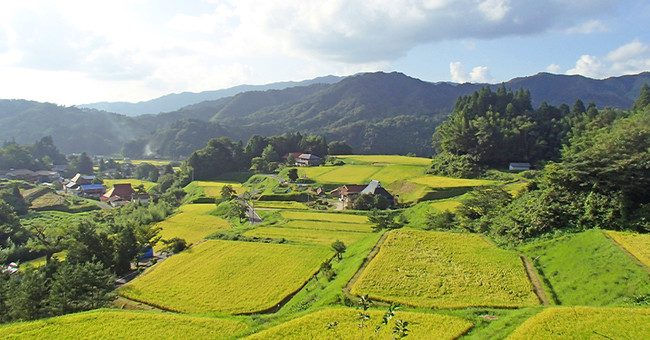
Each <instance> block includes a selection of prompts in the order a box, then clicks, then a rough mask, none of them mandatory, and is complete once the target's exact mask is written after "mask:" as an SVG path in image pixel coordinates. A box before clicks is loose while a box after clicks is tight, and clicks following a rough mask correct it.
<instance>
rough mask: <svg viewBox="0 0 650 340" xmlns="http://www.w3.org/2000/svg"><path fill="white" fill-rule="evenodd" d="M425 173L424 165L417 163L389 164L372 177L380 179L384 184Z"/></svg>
mask: <svg viewBox="0 0 650 340" xmlns="http://www.w3.org/2000/svg"><path fill="white" fill-rule="evenodd" d="M423 174H424V167H421V166H416V165H392V164H391V165H387V166H384V167H382V169H381V170H379V171H378V172H376V173H375V174H373V175H372V178H371V179H376V180H378V181H380V182H381V183H382V184H383V185H384V186H386V185H388V184H390V183H393V182H397V181H403V180H405V179H407V178H412V177H418V176H422V175H423Z"/></svg>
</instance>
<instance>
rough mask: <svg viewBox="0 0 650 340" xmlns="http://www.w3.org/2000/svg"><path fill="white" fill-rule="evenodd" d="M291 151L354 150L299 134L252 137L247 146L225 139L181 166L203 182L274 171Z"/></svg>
mask: <svg viewBox="0 0 650 340" xmlns="http://www.w3.org/2000/svg"><path fill="white" fill-rule="evenodd" d="M290 152H301V153H311V154H315V155H317V156H319V157H325V156H327V155H328V154H343V153H348V154H349V153H351V152H352V149H351V148H350V147H349V146H348V145H347V144H345V143H344V142H340V141H335V142H331V143H329V144H328V143H327V141H326V139H325V137H324V136H320V135H304V136H303V135H302V134H300V133H299V132H295V133H285V134H283V135H279V136H271V137H262V136H260V135H254V136H252V137H251V138H250V139H249V140H248V142H247V143H246V146H243V144H242V143H241V142H233V141H231V140H230V139H228V138H226V137H221V138H213V139H211V140H210V141H209V142H208V145H207V146H206V147H205V148H203V149H200V150H196V151H194V152H193V153H192V154H191V155H190V156H189V157H188V158H187V159H186V160H185V161H184V162H183V164H182V169H183V172H184V173H186V174H189V175H190V176H191V177H192V178H193V179H196V180H204V179H211V178H215V177H217V176H219V175H222V174H225V173H228V172H234V171H247V170H249V169H252V170H256V171H262V172H266V171H273V170H275V168H277V166H278V164H279V163H280V162H281V161H282V159H281V157H282V156H283V155H285V154H287V153H290Z"/></svg>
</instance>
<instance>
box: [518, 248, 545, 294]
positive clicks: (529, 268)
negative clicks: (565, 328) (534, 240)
mask: <svg viewBox="0 0 650 340" xmlns="http://www.w3.org/2000/svg"><path fill="white" fill-rule="evenodd" d="M519 257H520V258H521V262H522V263H523V264H524V268H526V275H528V281H530V283H532V285H533V290H534V291H535V295H537V297H538V298H539V301H540V302H541V303H542V305H544V306H550V305H551V301H550V300H549V299H548V296H546V292H545V291H544V287H543V286H542V281H540V279H539V276H537V272H536V271H535V267H534V266H533V264H532V263H531V262H530V259H529V258H528V256H526V255H519Z"/></svg>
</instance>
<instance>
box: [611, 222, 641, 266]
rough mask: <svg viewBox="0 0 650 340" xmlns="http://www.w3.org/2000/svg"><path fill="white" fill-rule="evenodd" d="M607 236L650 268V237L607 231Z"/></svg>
mask: <svg viewBox="0 0 650 340" xmlns="http://www.w3.org/2000/svg"><path fill="white" fill-rule="evenodd" d="M607 234H608V235H609V236H610V237H611V238H612V239H614V240H615V241H616V242H617V243H618V244H620V245H621V247H623V248H625V250H627V251H628V252H630V254H632V256H634V257H635V258H636V259H637V260H639V261H640V262H641V263H643V264H645V265H646V266H647V267H648V268H650V235H648V234H639V233H625V232H620V231H607Z"/></svg>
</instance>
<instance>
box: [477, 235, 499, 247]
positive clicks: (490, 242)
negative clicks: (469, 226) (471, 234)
mask: <svg viewBox="0 0 650 340" xmlns="http://www.w3.org/2000/svg"><path fill="white" fill-rule="evenodd" d="M478 236H479V237H480V238H481V239H482V240H483V241H485V242H486V243H487V244H489V245H491V246H492V247H494V248H499V247H497V246H496V245H495V244H494V243H492V241H490V240H488V239H487V237H485V236H483V235H481V234H478Z"/></svg>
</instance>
